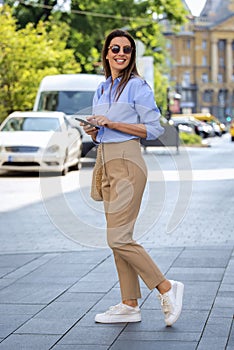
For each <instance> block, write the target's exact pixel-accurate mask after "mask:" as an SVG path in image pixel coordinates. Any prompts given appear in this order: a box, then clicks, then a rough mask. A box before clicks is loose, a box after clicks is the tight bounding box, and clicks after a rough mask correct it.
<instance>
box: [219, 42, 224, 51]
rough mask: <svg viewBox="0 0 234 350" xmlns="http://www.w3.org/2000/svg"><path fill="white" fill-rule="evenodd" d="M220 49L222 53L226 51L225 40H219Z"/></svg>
mask: <svg viewBox="0 0 234 350" xmlns="http://www.w3.org/2000/svg"><path fill="white" fill-rule="evenodd" d="M218 48H219V50H220V51H224V49H225V40H219V43H218Z"/></svg>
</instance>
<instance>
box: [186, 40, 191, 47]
mask: <svg viewBox="0 0 234 350" xmlns="http://www.w3.org/2000/svg"><path fill="white" fill-rule="evenodd" d="M190 48H191V41H190V39H188V40H187V49H190Z"/></svg>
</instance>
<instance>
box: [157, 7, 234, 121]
mask: <svg viewBox="0 0 234 350" xmlns="http://www.w3.org/2000/svg"><path fill="white" fill-rule="evenodd" d="M184 4H185V6H186V7H187V5H186V3H185V2H184ZM164 34H165V36H166V39H167V46H168V49H169V51H170V55H171V62H170V73H169V80H170V84H171V86H172V87H174V88H175V90H176V92H178V93H179V94H181V103H180V108H181V113H187V112H192V113H195V112H205V113H207V112H210V113H212V114H214V115H215V116H216V117H218V118H219V119H220V120H221V121H223V122H225V121H226V117H227V116H232V117H234V0H207V1H206V4H205V6H204V8H203V10H202V12H201V14H200V16H199V17H193V16H192V15H191V13H190V15H189V16H188V22H187V23H186V24H185V25H184V26H183V27H182V28H181V30H180V32H179V33H177V34H175V33H172V31H170V28H169V26H165V33H164Z"/></svg>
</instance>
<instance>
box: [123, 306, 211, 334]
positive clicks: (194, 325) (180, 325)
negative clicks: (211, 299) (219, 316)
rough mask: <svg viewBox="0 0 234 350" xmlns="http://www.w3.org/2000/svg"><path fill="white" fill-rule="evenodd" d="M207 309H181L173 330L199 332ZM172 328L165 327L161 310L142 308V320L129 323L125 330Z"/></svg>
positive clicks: (166, 330) (169, 329)
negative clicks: (191, 310)
mask: <svg viewBox="0 0 234 350" xmlns="http://www.w3.org/2000/svg"><path fill="white" fill-rule="evenodd" d="M208 315H209V311H195V310H194V311H193V312H190V311H187V310H185V311H182V314H181V316H180V318H179V320H178V321H177V322H176V324H175V325H174V326H173V332H174V331H176V332H188V333H200V332H201V331H202V330H203V327H204V325H205V323H206V320H207V317H208ZM171 329H172V328H170V327H165V323H164V316H163V313H162V312H161V310H142V321H141V322H138V323H130V324H128V325H127V327H126V331H131V332H138V331H147V332H149V331H162V330H163V331H164V332H172V330H171Z"/></svg>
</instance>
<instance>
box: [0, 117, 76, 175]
mask: <svg viewBox="0 0 234 350" xmlns="http://www.w3.org/2000/svg"><path fill="white" fill-rule="evenodd" d="M81 152H82V135H81V133H80V131H79V129H77V128H75V127H74V126H72V124H71V123H70V122H69V120H68V119H67V117H66V115H65V114H64V113H62V112H14V113H12V114H10V115H9V116H8V117H7V118H6V119H5V120H4V122H3V123H2V124H1V127H0V169H2V170H8V171H9V170H10V171H12V170H13V171H42V172H59V173H62V174H63V175H65V174H66V173H67V171H68V170H69V168H74V169H77V170H78V169H80V166H81Z"/></svg>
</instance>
